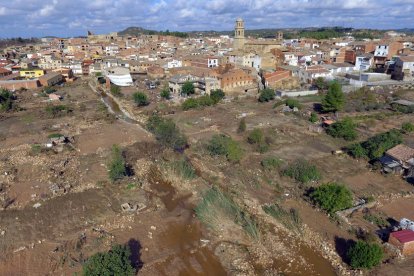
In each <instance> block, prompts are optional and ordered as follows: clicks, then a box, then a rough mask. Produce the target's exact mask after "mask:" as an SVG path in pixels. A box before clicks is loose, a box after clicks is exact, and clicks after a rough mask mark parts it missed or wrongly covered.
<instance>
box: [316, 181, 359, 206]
mask: <svg viewBox="0 0 414 276" xmlns="http://www.w3.org/2000/svg"><path fill="white" fill-rule="evenodd" d="M310 197H311V199H312V200H313V201H314V202H315V203H316V204H317V205H318V206H319V207H321V208H322V209H324V210H325V211H327V212H328V213H330V214H332V213H335V212H336V211H340V210H344V209H347V208H350V207H352V193H351V191H350V190H349V189H348V188H346V187H345V186H343V185H338V184H336V183H328V184H323V185H321V186H319V187H317V188H316V189H315V190H314V191H313V192H312V193H311V194H310Z"/></svg>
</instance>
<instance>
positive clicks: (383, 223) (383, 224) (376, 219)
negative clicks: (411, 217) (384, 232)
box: [364, 213, 390, 228]
mask: <svg viewBox="0 0 414 276" xmlns="http://www.w3.org/2000/svg"><path fill="white" fill-rule="evenodd" d="M364 219H365V220H366V221H369V222H371V223H373V224H375V225H377V226H378V227H380V228H387V227H390V223H389V222H388V221H387V220H386V219H385V218H383V217H380V216H376V215H373V214H370V213H366V214H364Z"/></svg>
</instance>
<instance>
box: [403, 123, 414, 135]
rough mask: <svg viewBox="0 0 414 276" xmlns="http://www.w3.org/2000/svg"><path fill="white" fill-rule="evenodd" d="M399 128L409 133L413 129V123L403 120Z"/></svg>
mask: <svg viewBox="0 0 414 276" xmlns="http://www.w3.org/2000/svg"><path fill="white" fill-rule="evenodd" d="M401 129H402V130H403V131H404V132H405V133H409V132H413V131H414V125H413V124H412V123H410V122H405V123H403V124H402V127H401Z"/></svg>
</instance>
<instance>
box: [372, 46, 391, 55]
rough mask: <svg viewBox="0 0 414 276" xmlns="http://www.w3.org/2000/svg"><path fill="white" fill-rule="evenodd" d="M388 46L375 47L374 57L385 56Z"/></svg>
mask: <svg viewBox="0 0 414 276" xmlns="http://www.w3.org/2000/svg"><path fill="white" fill-rule="evenodd" d="M389 49H390V47H389V46H388V45H378V46H377V47H375V52H374V56H376V57H387V56H388V51H389Z"/></svg>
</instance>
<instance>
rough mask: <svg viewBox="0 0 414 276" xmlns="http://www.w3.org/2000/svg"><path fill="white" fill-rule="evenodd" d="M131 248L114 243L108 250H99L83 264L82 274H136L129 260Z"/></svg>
mask: <svg viewBox="0 0 414 276" xmlns="http://www.w3.org/2000/svg"><path fill="white" fill-rule="evenodd" d="M130 256H131V250H130V249H129V247H127V246H123V245H115V246H113V247H112V249H111V250H110V251H108V252H99V253H96V254H95V255H93V256H91V257H90V258H89V259H88V260H87V261H86V262H85V264H84V265H83V270H82V275H84V276H98V275H99V276H101V275H125V276H133V275H135V274H136V270H135V268H134V267H133V266H132V265H131V261H130Z"/></svg>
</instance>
